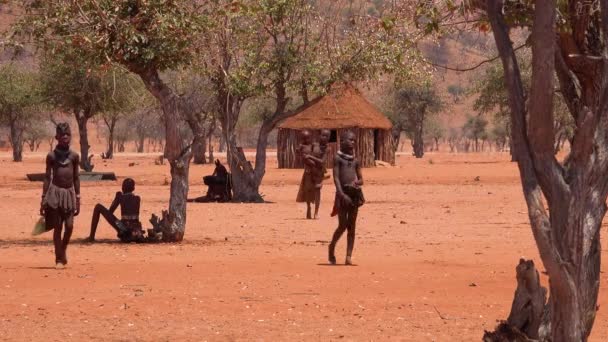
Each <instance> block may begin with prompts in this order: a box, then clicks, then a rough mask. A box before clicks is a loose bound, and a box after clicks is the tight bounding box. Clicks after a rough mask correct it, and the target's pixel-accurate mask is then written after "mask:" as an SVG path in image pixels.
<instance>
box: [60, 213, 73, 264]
mask: <svg viewBox="0 0 608 342" xmlns="http://www.w3.org/2000/svg"><path fill="white" fill-rule="evenodd" d="M73 231H74V215H73V214H70V215H69V216H68V217H67V218H66V220H65V231H64V232H63V240H62V241H61V242H62V243H61V247H62V248H63V260H62V262H63V264H64V265H67V264H68V256H67V249H68V244H69V243H70V239H71V238H72V232H73Z"/></svg>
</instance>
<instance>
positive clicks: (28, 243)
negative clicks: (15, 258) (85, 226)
mask: <svg viewBox="0 0 608 342" xmlns="http://www.w3.org/2000/svg"><path fill="white" fill-rule="evenodd" d="M95 244H107V245H110V244H112V245H114V244H122V242H120V240H115V239H101V240H95V242H93V243H91V242H88V241H87V240H86V239H73V240H71V241H70V245H91V246H92V245H95ZM11 246H12V247H15V246H16V247H39V246H53V238H52V237H50V238H49V239H44V240H36V239H21V240H2V239H0V248H8V247H11Z"/></svg>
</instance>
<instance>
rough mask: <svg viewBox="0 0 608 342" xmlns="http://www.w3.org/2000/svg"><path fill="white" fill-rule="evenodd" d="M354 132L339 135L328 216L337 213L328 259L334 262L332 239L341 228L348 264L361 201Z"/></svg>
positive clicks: (360, 177) (337, 236)
mask: <svg viewBox="0 0 608 342" xmlns="http://www.w3.org/2000/svg"><path fill="white" fill-rule="evenodd" d="M354 149H355V134H354V133H353V132H351V131H344V132H343V133H342V135H341V136H340V151H338V154H337V155H336V158H335V159H334V172H333V174H334V184H335V186H336V199H335V202H334V209H333V211H332V213H331V216H335V215H338V228H337V229H336V231H335V232H334V235H333V237H332V239H331V243H330V244H329V263H330V264H332V265H335V264H336V256H335V249H336V243H338V240H339V239H340V237H342V234H344V231H345V230H348V235H347V246H346V262H345V264H346V265H352V260H351V257H352V255H353V248H354V246H355V228H356V225H357V214H358V212H359V207H360V206H362V205H363V203H365V198H364V197H363V192H362V191H361V186H362V185H363V176H362V174H361V164H360V163H359V161H358V160H357V159H356V158H355V155H354Z"/></svg>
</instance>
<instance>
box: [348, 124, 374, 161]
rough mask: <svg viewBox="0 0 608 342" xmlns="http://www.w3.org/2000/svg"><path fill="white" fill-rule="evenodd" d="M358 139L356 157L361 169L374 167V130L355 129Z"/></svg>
mask: <svg viewBox="0 0 608 342" xmlns="http://www.w3.org/2000/svg"><path fill="white" fill-rule="evenodd" d="M352 131H353V132H354V133H355V136H356V137H357V141H356V146H355V156H356V157H357V159H358V160H359V163H360V164H361V167H373V166H375V165H376V163H374V130H373V129H363V128H355V129H353V130H352Z"/></svg>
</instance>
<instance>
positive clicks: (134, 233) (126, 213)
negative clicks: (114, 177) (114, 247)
mask: <svg viewBox="0 0 608 342" xmlns="http://www.w3.org/2000/svg"><path fill="white" fill-rule="evenodd" d="M134 191H135V181H134V180H133V179H131V178H126V179H125V180H124V181H123V182H122V191H119V192H117V193H116V196H115V197H114V201H112V204H111V205H110V208H109V209H108V208H106V207H104V206H103V205H101V204H99V203H98V204H97V205H96V206H95V209H93V218H92V219H91V233H90V234H89V237H88V239H87V241H89V242H95V233H96V232H97V225H98V224H99V216H100V215H101V216H103V218H105V219H106V221H107V222H108V223H109V224H110V226H112V228H114V229H115V230H116V232H117V233H118V238H119V239H120V241H122V242H142V241H144V231H143V229H142V225H141V222H140V221H139V207H140V204H141V198H140V197H139V196H137V195H135V194H134V193H133V192H134ZM119 206H120V219H118V218H117V217H116V216H114V212H115V211H116V209H117V208H118V207H119Z"/></svg>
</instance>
